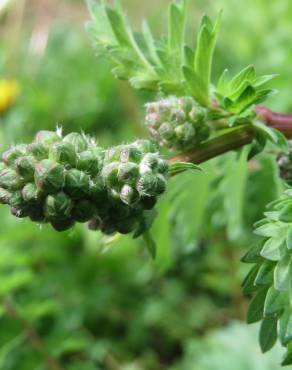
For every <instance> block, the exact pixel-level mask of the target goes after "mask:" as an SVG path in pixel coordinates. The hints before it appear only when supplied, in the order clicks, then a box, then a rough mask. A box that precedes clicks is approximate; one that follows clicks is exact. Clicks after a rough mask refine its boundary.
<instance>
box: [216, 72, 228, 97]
mask: <svg viewBox="0 0 292 370" xmlns="http://www.w3.org/2000/svg"><path fill="white" fill-rule="evenodd" d="M217 92H219V93H220V94H221V95H222V96H228V95H229V93H230V72H229V70H228V69H225V70H224V71H223V73H222V75H221V76H220V78H219V80H218V84H217Z"/></svg>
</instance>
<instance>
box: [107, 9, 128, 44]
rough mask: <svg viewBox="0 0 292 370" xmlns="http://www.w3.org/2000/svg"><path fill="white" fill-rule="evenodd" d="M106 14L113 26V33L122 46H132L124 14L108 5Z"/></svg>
mask: <svg viewBox="0 0 292 370" xmlns="http://www.w3.org/2000/svg"><path fill="white" fill-rule="evenodd" d="M105 9H106V14H107V16H108V20H109V22H110V25H111V27H112V30H113V33H114V35H115V37H116V39H117V41H118V42H119V44H121V46H124V47H131V42H130V40H129V35H128V32H127V28H126V25H125V21H124V19H123V17H122V15H121V14H120V13H119V12H118V11H117V10H115V9H113V8H108V7H106V8H105Z"/></svg>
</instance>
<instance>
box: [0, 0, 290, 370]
mask: <svg viewBox="0 0 292 370" xmlns="http://www.w3.org/2000/svg"><path fill="white" fill-rule="evenodd" d="M121 2H122V4H123V6H124V8H125V10H126V11H127V13H128V15H129V18H130V19H131V22H132V23H133V24H134V25H135V26H136V27H139V24H140V22H141V21H142V20H143V19H144V18H146V17H148V18H149V20H150V23H151V25H152V27H153V30H155V32H156V33H163V32H164V31H165V27H164V26H163V24H164V23H163V22H162V18H164V17H165V16H166V7H167V4H168V3H169V1H168V0H155V1H154V0H148V1H147V2H145V3H144V2H140V1H139V2H138V1H137V0H122V1H121ZM0 9H1V10H0V12H1V13H0V35H1V38H0V147H1V150H4V149H5V148H7V147H8V146H9V145H11V144H13V143H16V142H18V141H21V142H27V141H29V140H31V139H32V138H33V136H34V134H35V133H36V132H37V131H38V130H40V129H54V128H55V127H56V125H59V126H62V127H63V130H64V131H65V132H66V133H67V132H71V131H81V130H83V131H84V132H86V133H89V134H92V135H93V136H95V137H96V138H97V140H98V141H99V142H100V143H101V144H102V145H104V146H108V145H111V144H116V143H119V142H126V141H130V140H132V139H134V138H136V137H143V136H145V132H144V129H143V125H142V121H143V114H144V108H143V106H144V103H145V102H146V101H147V100H150V99H154V98H155V97H154V96H153V95H151V94H148V93H144V92H143V93H141V92H140V93H137V92H135V91H134V90H132V89H131V88H130V87H129V86H128V84H127V83H126V82H121V81H116V80H115V79H114V78H113V77H112V75H111V73H110V66H109V65H107V62H106V61H103V60H98V59H97V58H96V57H95V55H94V50H93V48H92V47H91V45H90V42H89V40H88V38H87V36H86V34H85V31H84V22H85V21H86V20H87V19H88V13H87V9H86V5H85V3H84V2H83V1H78V0H74V1H73V0H26V1H25V0H15V1H10V2H8V1H6V0H0ZM220 9H223V10H224V13H223V24H222V30H221V33H220V37H219V43H218V47H217V50H216V57H215V68H214V70H215V73H214V76H213V78H214V80H216V78H217V76H218V75H219V73H220V72H221V71H222V70H223V69H224V68H230V69H231V70H232V71H238V70H239V69H241V68H242V67H244V66H246V65H248V64H251V63H253V64H254V65H255V67H256V69H257V70H258V72H259V73H260V74H266V73H279V74H280V76H279V77H278V78H277V79H276V80H275V82H274V87H275V88H277V89H278V90H279V94H278V95H276V96H275V97H273V99H270V101H269V102H268V104H269V106H270V107H272V108H273V109H276V110H281V111H283V112H284V111H289V110H290V111H292V99H291V96H290V83H291V81H292V78H291V72H292V67H291V60H292V47H291V45H292V41H291V34H292V2H291V1H290V0H278V1H272V0H245V1H244V2H242V1H239V0H217V1H213V0H191V1H190V21H189V33H188V34H189V40H190V42H192V41H193V38H194V35H195V31H196V30H197V28H198V23H199V20H200V17H201V16H202V15H203V14H204V13H208V14H209V15H210V16H212V17H214V16H215V15H216V14H217V13H218V11H219V10H220ZM4 80H5V81H4ZM16 85H17V86H18V87H17V86H16ZM17 90H19V93H18V94H14V93H16V92H17ZM9 94H11V99H8V98H7V96H8V95H9ZM14 95H15V99H14ZM16 95H17V96H16ZM1 101H2V103H1ZM1 104H2V105H1ZM1 107H2V109H1ZM204 169H205V173H199V174H184V175H181V176H178V177H177V178H175V179H172V180H171V181H170V184H169V190H168V192H167V194H166V195H165V196H164V197H163V198H162V199H161V201H160V203H159V206H158V211H159V216H158V218H157V220H156V222H155V224H154V227H153V234H154V236H155V239H156V241H157V244H158V257H157V259H156V260H155V261H152V260H151V259H150V257H149V255H148V254H147V253H146V252H144V248H143V245H142V244H141V241H139V240H138V241H133V240H131V238H127V237H119V236H115V237H112V238H105V237H103V236H102V235H100V234H99V233H94V232H89V231H88V230H87V229H86V227H85V226H78V227H75V229H74V231H73V232H72V231H71V232H66V233H62V234H58V233H56V232H54V231H52V230H51V229H50V227H49V226H42V227H38V226H37V225H33V224H31V223H29V222H28V221H25V220H17V219H15V218H14V217H12V216H11V215H10V214H9V211H8V210H7V209H6V207H1V209H0V218H1V222H0V369H1V370H45V369H48V370H160V369H161V370H162V369H170V370H229V369H230V370H234V369H236V370H275V369H279V368H280V365H279V363H280V361H281V356H282V352H283V351H282V349H281V348H280V346H279V347H276V348H275V349H274V350H273V351H271V352H270V353H269V354H268V355H262V354H261V353H260V350H259V347H258V344H257V332H258V330H257V326H256V325H255V326H249V327H248V326H247V325H246V324H245V323H244V317H245V312H246V307H247V300H246V298H245V297H243V296H242V294H241V289H240V284H241V280H242V278H243V277H244V275H245V273H246V271H247V269H248V267H246V266H244V265H242V264H241V263H240V257H241V256H242V255H243V253H244V251H245V250H246V249H247V248H249V247H250V246H251V244H252V243H253V236H252V233H251V230H252V224H253V223H254V222H255V221H257V220H258V219H259V218H261V215H262V213H263V210H264V206H265V205H266V204H267V203H268V202H269V201H271V200H273V199H274V198H275V197H277V196H278V194H279V191H280V189H281V184H280V183H279V181H278V180H277V170H276V166H275V161H274V157H273V150H272V149H271V150H270V151H268V153H266V154H262V155H260V156H258V157H257V158H256V159H255V160H253V161H252V162H250V163H249V164H248V165H247V164H246V151H245V150H243V151H241V152H240V153H229V154H226V155H224V156H222V157H221V158H218V159H215V160H212V161H209V162H208V163H206V164H205V165H204ZM263 189H264V190H263Z"/></svg>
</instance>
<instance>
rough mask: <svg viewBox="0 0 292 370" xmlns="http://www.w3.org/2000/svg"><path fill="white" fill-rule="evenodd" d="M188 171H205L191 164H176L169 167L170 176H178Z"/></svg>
mask: <svg viewBox="0 0 292 370" xmlns="http://www.w3.org/2000/svg"><path fill="white" fill-rule="evenodd" d="M188 170H195V171H203V170H202V168H201V167H200V166H197V165H196V164H194V163H190V162H175V163H171V164H170V166H169V172H170V174H174V173H175V174H177V173H181V172H184V171H188Z"/></svg>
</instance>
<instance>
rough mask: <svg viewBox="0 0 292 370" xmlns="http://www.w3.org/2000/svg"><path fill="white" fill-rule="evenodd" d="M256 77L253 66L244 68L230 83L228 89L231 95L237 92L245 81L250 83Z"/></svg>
mask: <svg viewBox="0 0 292 370" xmlns="http://www.w3.org/2000/svg"><path fill="white" fill-rule="evenodd" d="M255 77H256V73H255V69H254V66H253V65H249V66H247V67H246V68H244V69H243V70H242V71H240V72H239V73H238V74H237V75H236V76H235V77H233V79H232V80H231V82H230V89H231V91H232V92H231V94H232V93H233V92H234V91H236V90H238V88H239V87H240V85H242V83H244V82H245V81H249V82H250V83H252V82H253V81H254V79H255Z"/></svg>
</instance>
